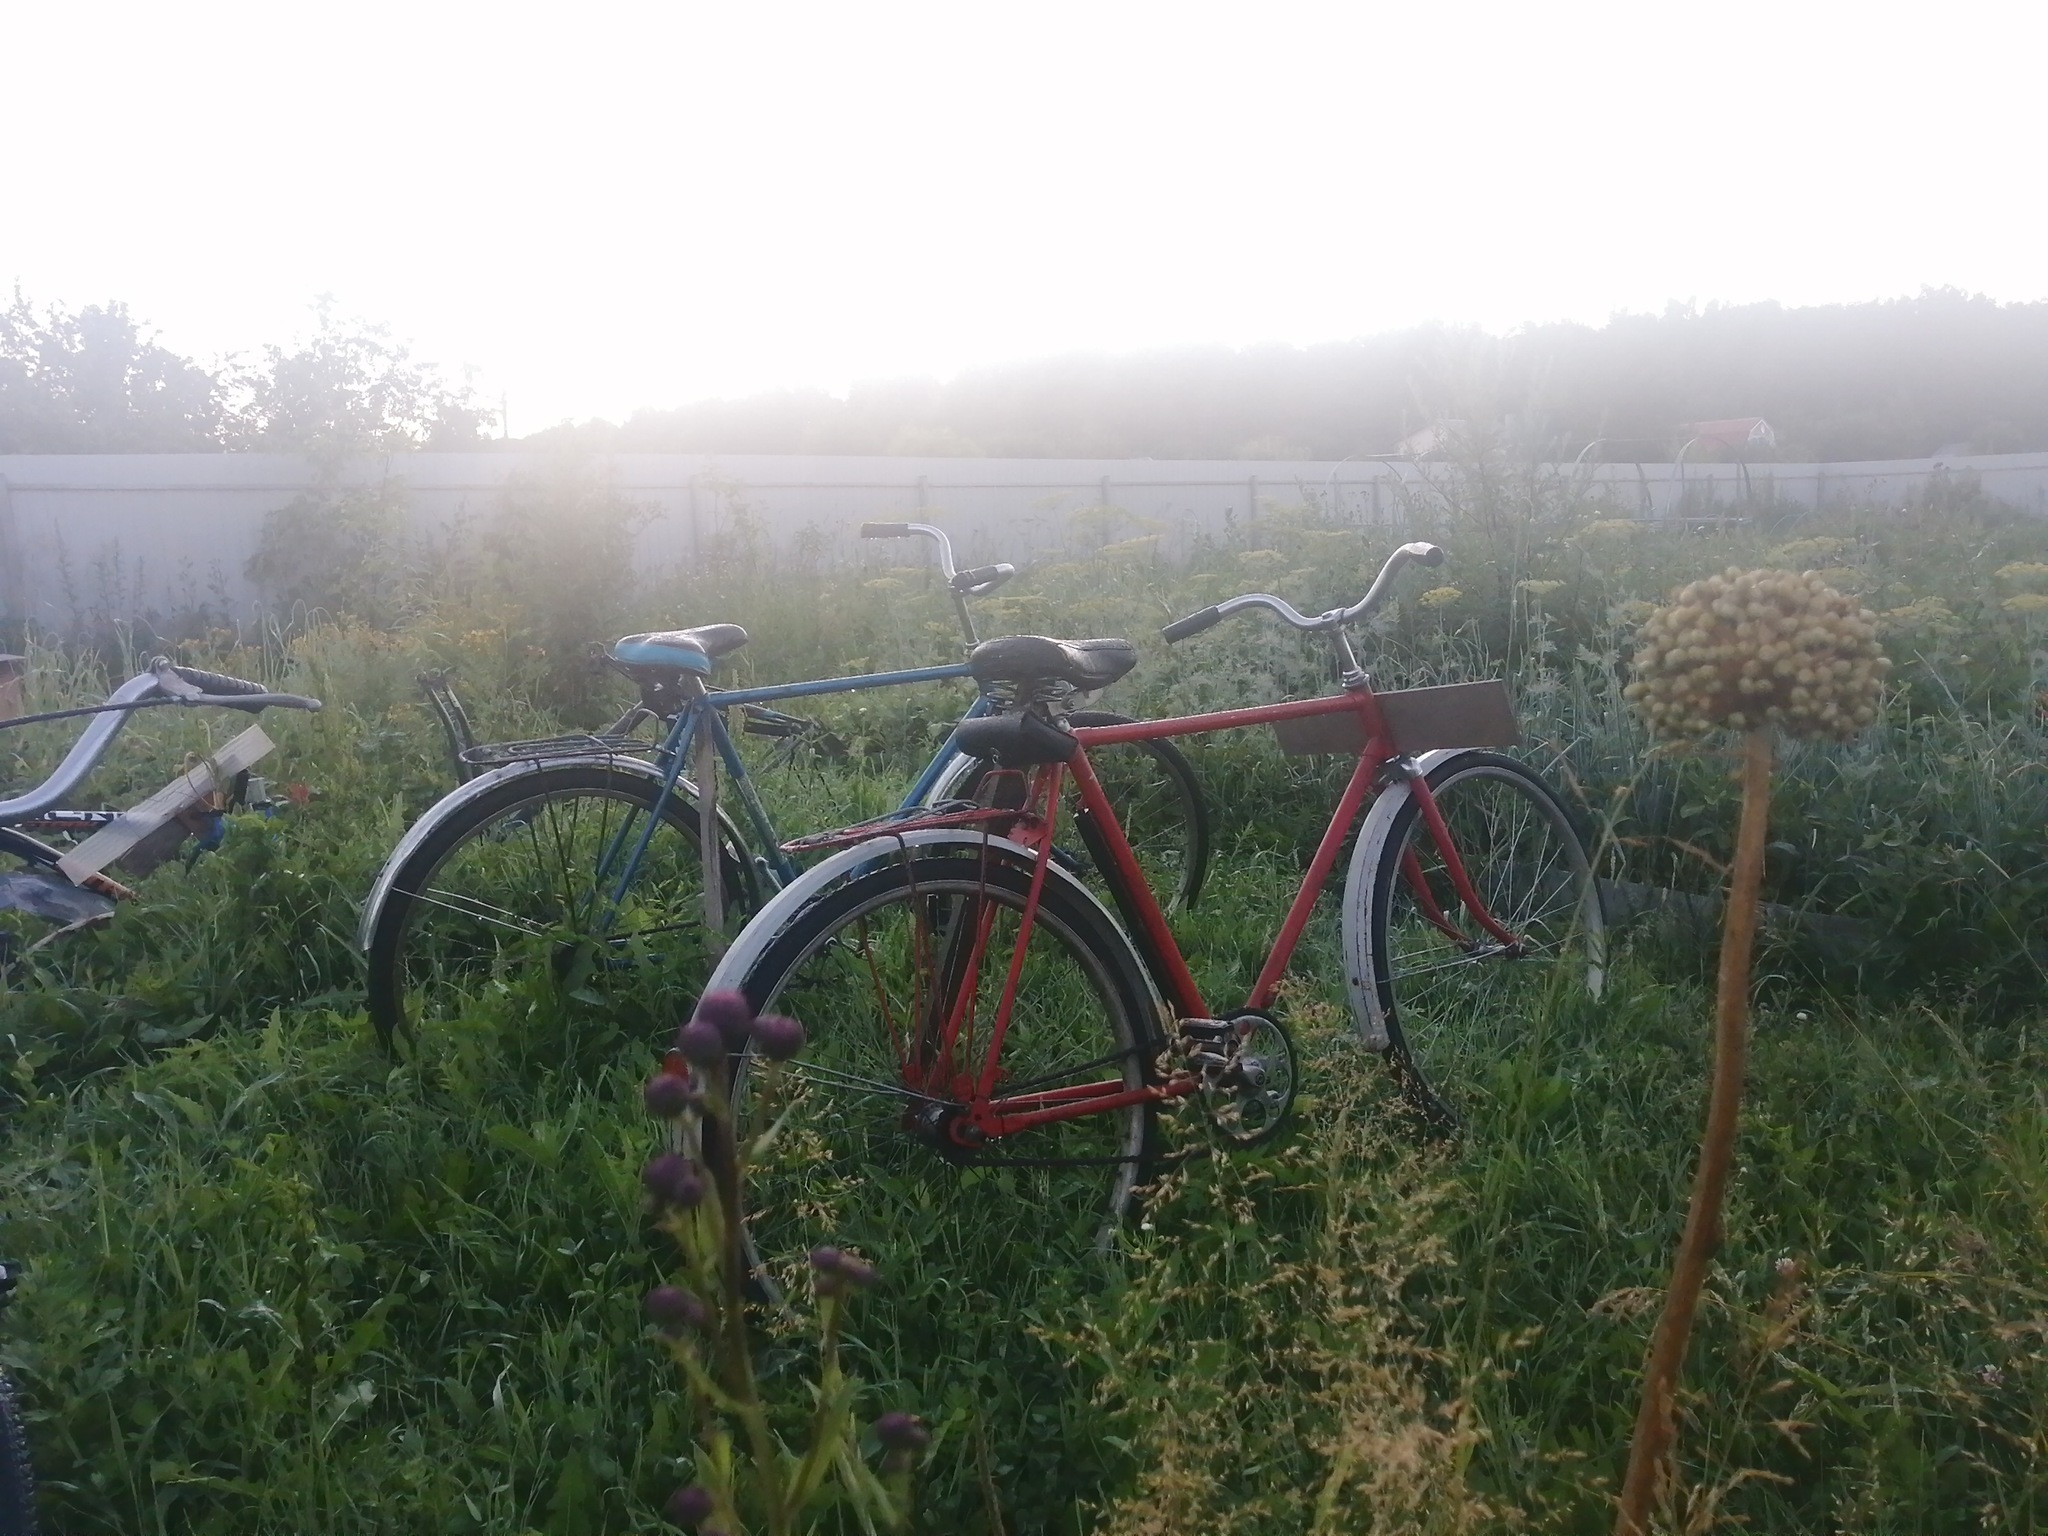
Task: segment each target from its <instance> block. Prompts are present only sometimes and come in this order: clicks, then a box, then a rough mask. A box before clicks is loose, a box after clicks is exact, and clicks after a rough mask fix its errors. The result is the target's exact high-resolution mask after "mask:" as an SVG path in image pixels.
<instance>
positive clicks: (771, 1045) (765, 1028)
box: [754, 1013, 804, 1061]
mask: <svg viewBox="0 0 2048 1536" xmlns="http://www.w3.org/2000/svg"><path fill="white" fill-rule="evenodd" d="M803 1048H804V1027H803V1025H801V1024H799V1023H797V1021H796V1020H795V1019H786V1018H784V1017H783V1016H782V1015H781V1014H779V1013H764V1014H762V1015H761V1017H760V1018H758V1019H756V1020H754V1049H755V1050H757V1051H759V1052H760V1053H761V1054H762V1055H763V1056H766V1057H767V1058H768V1059H769V1060H770V1061H788V1060H789V1059H790V1058H791V1057H792V1056H794V1055H796V1053H797V1052H798V1051H801V1050H802V1049H803Z"/></svg>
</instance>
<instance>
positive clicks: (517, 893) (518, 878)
mask: <svg viewBox="0 0 2048 1536" xmlns="http://www.w3.org/2000/svg"><path fill="white" fill-rule="evenodd" d="M660 793H661V785H660V783H659V781H657V780H655V779H653V778H650V777H649V776H647V775H646V774H643V773H638V772H633V773H625V772H620V771H619V770H617V769H615V768H612V767H610V766H609V765H607V764H604V763H598V762H583V763H576V762H571V763H563V764H559V765H554V766H549V767H544V768H541V769H538V770H536V771H534V772H532V773H528V774H522V775H520V776H519V777H517V778H513V779H510V780H507V781H506V782H505V783H504V784H502V785H499V786H497V787H496V788H495V789H493V790H491V791H489V792H487V793H485V794H483V795H480V796H478V797H477V798H476V799H475V800H473V801H471V802H469V803H468V804H467V805H464V806H462V807H460V808H459V809H458V810H456V811H455V812H454V813H452V814H451V815H450V816H449V817H448V819H447V821H446V823H445V824H444V825H442V826H440V827H438V828H436V829H435V830H434V831H433V832H432V833H431V834H430V835H429V836H428V837H427V838H426V839H425V840H424V841H422V842H421V843H420V844H419V846H418V847H417V848H415V849H413V850H412V852H411V853H410V854H409V855H407V857H406V860H405V862H404V864H402V865H401V866H400V867H399V869H398V870H397V872H396V873H395V874H394V875H393V877H392V880H391V888H390V891H389V894H388V895H387V896H386V898H385V901H384V905H383V907H382V909H381V910H380V911H379V912H378V914H377V919H376V924H375V926H374V928H373V929H372V930H371V933H370V935H369V942H368V944H367V945H366V946H365V949H366V952H367V957H368V962H369V978H368V1002H369V1011H370V1020H371V1023H372V1024H373V1025H374V1026H375V1027H376V1030H377V1034H378V1037H379V1038H380V1039H381V1040H382V1041H383V1043H384V1045H385V1047H386V1048H387V1049H390V1048H393V1047H394V1045H395V1044H396V1042H397V1041H399V1040H405V1039H411V1038H413V1037H414V1036H416V1034H417V1033H418V1030H419V1028H420V1027H421V1026H422V1024H426V1023H431V1022H432V1021H433V1020H434V1019H435V1018H437V1017H447V1016H452V1015H453V1014H455V1013H459V1012H461V1011H463V1010H465V1009H467V1008H468V1007H470V1006H471V1005H472V1004H473V1003H474V1002H475V1000H476V999H477V998H478V997H479V996H480V995H482V994H483V993H484V992H486V991H487V990H490V989H493V988H496V989H505V990H510V989H513V988H516V987H518V986H519V985H520V984H521V979H522V977H523V978H526V979H527V980H530V981H538V980H541V979H543V978H547V977H552V979H553V980H554V981H555V982H557V983H560V984H561V985H559V986H557V987H556V988H555V989H554V991H555V994H556V996H557V999H558V1001H563V1002H572V1003H580V1004H581V1005H583V1006H595V1007H602V1008H605V1009H608V1010H610V1011H612V1012H613V1013H614V1014H616V1015H622V1016H624V1017H625V1018H626V1019H628V1020H630V1018H631V1017H632V1015H633V1013H634V1012H636V1011H637V1012H639V1013H643V1014H645V1015H647V1022H648V1025H649V1028H650V1029H654V1028H659V1027H660V1026H662V1025H664V1024H666V1023H669V1022H672V1020H671V1018H670V1015H671V1014H672V1012H673V1009H674V1008H675V1006H676V999H677V998H679V997H685V996H694V995H695V989H696V988H697V987H698V986H700V985H701V984H702V982H703V979H704V976H705V975H706V974H707V973H708V971H709V970H710V966H711V961H712V956H711V955H710V954H709V952H708V950H707V949H706V947H705V945H704V944H703V936H702V928H703V878H702V865H701V862H700V860H699V858H698V848H699V839H698V812H697V806H696V804H695V801H694V796H692V795H687V794H685V793H684V792H683V791H682V789H681V787H680V786H678V788H677V790H676V792H675V793H674V794H673V795H671V797H670V799H669V802H668V804H667V806H666V807H665V808H664V809H663V812H662V816H661V825H660V827H659V828H658V829H657V830H656V832H655V833H654V834H653V835H652V837H651V840H650V842H649V844H648V847H647V853H646V858H645V859H644V860H643V862H642V865H641V868H640V871H639V874H638V875H637V876H636V878H635V881H634V884H633V887H632V890H631V892H630V894H629V895H628V897H627V901H626V906H625V908H624V913H623V917H622V919H615V920H614V923H613V925H612V927H611V928H610V929H609V930H608V931H607V933H606V934H605V935H604V936H603V938H602V939H600V938H599V937H598V936H597V935H595V934H591V933H586V932H581V931H579V929H578V918H579V915H582V916H587V915H588V913H589V911H590V910H591V908H592V907H593V905H595V903H594V899H593V898H594V894H595V891H596V876H595V873H594V871H595V865H596V863H597V859H598V857H599V850H600V849H601V848H603V847H604V846H606V845H607V844H608V843H609V841H610V840H611V839H612V838H614V837H620V836H623V837H637V835H638V833H639V831H640V830H641V828H642V827H644V825H645V821H644V818H646V817H649V816H651V815H652V814H653V813H654V808H655V805H656V802H657V800H658V799H659V796H660ZM586 807H587V808H588V811H587V813H586V810H585V809H584V808H586ZM522 845H523V848H524V854H525V858H524V860H522V858H521V857H520V849H521V847H522ZM506 850H511V851H509V852H508V851H506ZM721 854H722V863H721V869H722V872H723V880H722V889H723V891H724V893H725V902H726V907H727V910H728V912H729V913H730V914H732V915H733V916H735V917H737V916H742V915H744V914H745V913H747V912H750V911H752V909H753V907H754V906H755V904H756V896H757V893H756V891H755V888H754V882H753V880H752V878H751V870H750V868H749V866H748V864H747V862H746V859H745V856H744V853H743V851H742V850H740V849H739V848H738V847H736V846H733V845H731V844H730V843H728V844H727V845H726V846H725V847H723V848H722V850H721ZM522 870H523V873H522ZM451 872H453V873H451ZM464 884H467V885H468V886H469V887H473V888H474V890H475V891H478V892H497V893H504V892H510V893H512V894H511V895H510V896H507V897H504V898H503V899H501V900H498V901H495V902H493V901H490V900H488V899H487V898H486V896H485V895H482V894H476V895H470V894H469V893H468V892H467V891H465V890H464V889H459V888H458V887H459V886H462V885H464ZM465 897H467V899H468V904H466V905H465ZM493 910H495V911H496V912H498V913H500V914H503V915H502V916H500V917H497V918H495V919H494V918H492V917H491V916H489V915H488V914H489V913H490V912H491V911H493ZM515 918H516V919H517V921H516V922H515V921H513V920H512V919H515ZM620 921H623V922H624V925H625V926H623V927H621V926H619V923H620ZM693 936H694V942H693V941H692V937H693ZM657 939H659V941H660V942H658V943H656V942H653V941H655V940H657Z"/></svg>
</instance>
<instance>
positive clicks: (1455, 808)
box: [1368, 751, 1606, 1130]
mask: <svg viewBox="0 0 2048 1536" xmlns="http://www.w3.org/2000/svg"><path fill="white" fill-rule="evenodd" d="M1427 782H1428V784H1429V787H1430V792H1431V794H1432V795H1433V796H1434V797H1435V799H1436V802H1437V806H1438V808H1439V809H1440V810H1441V811H1442V813H1443V817H1444V822H1445V824H1446V826H1448V827H1449V829H1450V832H1451V837H1452V840H1453V843H1454V844H1455V846H1456V847H1457V849H1458V856H1459V858H1460V860H1461V861H1462V862H1463V863H1464V865H1465V870H1466V873H1467V875H1468V876H1469V877H1470V879H1471V882H1472V886H1473V889H1474V890H1475V891H1476V892H1477V893H1478V895H1479V897H1480V899H1481V900H1482V901H1483V902H1485V903H1486V906H1487V909H1488V911H1489V912H1491V913H1492V914H1493V915H1494V917H1495V919H1496V920H1497V921H1498V922H1500V923H1501V925H1502V926H1503V927H1505V928H1507V929H1508V930H1509V931H1511V932H1513V933H1516V934H1519V935H1522V936H1524V937H1525V938H1527V939H1529V940H1530V953H1528V954H1526V955H1523V956H1521V957H1511V956H1508V955H1507V954H1505V953H1503V952H1502V950H1501V948H1500V946H1498V945H1496V944H1493V943H1492V942H1491V941H1490V939H1488V936H1487V935H1485V933H1484V931H1483V930H1481V929H1479V928H1478V926H1477V925H1476V924H1473V923H1471V922H1470V920H1469V919H1467V920H1466V922H1465V924H1464V925H1463V926H1464V931H1466V932H1467V933H1473V934H1477V935H1478V936H1479V938H1480V940H1482V941H1484V942H1481V943H1480V944H1478V945H1477V946H1476V950H1475V951H1471V952H1467V953H1466V954H1465V955H1463V956H1461V955H1460V953H1459V950H1458V947H1457V946H1456V945H1454V944H1453V943H1452V942H1451V940H1450V938H1449V936H1448V935H1446V934H1444V933H1443V932H1442V931H1440V930H1439V929H1438V928H1437V927H1435V926H1434V925H1433V924H1432V923H1431V922H1430V920H1429V918H1428V917H1427V916H1426V915H1425V913H1424V910H1423V908H1422V905H1421V903H1420V902H1419V900H1418V899H1417V896H1416V893H1415V891H1414V889H1413V886H1412V881H1411V879H1410V878H1404V876H1403V869H1402V866H1403V860H1404V856H1405V855H1406V854H1407V853H1408V852H1409V851H1410V850H1411V849H1412V850H1413V851H1414V852H1415V854H1416V856H1417V859H1418V862H1419V865H1420V867H1421V870H1422V874H1423V877H1424V878H1425V880H1426V881H1427V883H1428V886H1429V889H1430V891H1431V892H1432V895H1433V897H1434V899H1435V900H1436V902H1437V904H1438V908H1439V910H1440V911H1441V912H1442V913H1443V914H1444V915H1446V916H1447V917H1451V918H1452V920H1453V921H1454V922H1455V914H1456V913H1457V911H1458V908H1459V902H1458V898H1457V895H1456V892H1455V891H1454V890H1453V889H1452V887H1451V883H1450V881H1449V879H1448V877H1447V876H1446V875H1445V874H1444V873H1443V867H1442V860H1441V856H1440V855H1439V854H1438V853H1437V850H1436V846H1435V842H1434V840H1433V839H1432V838H1431V837H1430V836H1429V833H1428V831H1427V829H1426V828H1425V827H1424V825H1423V823H1422V819H1421V818H1422V807H1421V804H1420V802H1419V801H1417V800H1415V799H1414V798H1413V797H1412V796H1411V797H1409V798H1408V800H1407V801H1406V803H1405V804H1403V805H1402V807H1401V808H1400V810H1399V811H1398V812H1397V814H1396V815H1395V818H1394V821H1393V824H1392V828H1391V830H1390V832H1389V834H1388V836H1387V838H1386V841H1385V843H1384V845H1383V846H1382V849H1381V851H1380V855H1379V863H1378V867H1377V869H1376V870H1375V872H1374V876H1373V886H1372V905H1371V909H1370V917H1369V919H1368V920H1369V922H1370V924H1371V933H1370V950H1371V965H1372V983H1373V985H1374V987H1375V988H1376V989H1377V990H1378V995H1379V1000H1380V1005H1381V1008H1382V1010H1383V1012H1384V1018H1385V1021H1386V1026H1387V1035H1388V1052H1387V1054H1388V1057H1389V1059H1390V1061H1391V1062H1392V1064H1393V1066H1394V1069H1395V1071H1396V1073H1397V1074H1398V1075H1399V1077H1400V1079H1401V1083H1402V1087H1403V1090H1404V1092H1405V1093H1406V1094H1407V1096H1408V1098H1409V1099H1410V1101H1411V1102H1412V1103H1413V1104H1414V1105H1415V1107H1416V1108H1417V1110H1419V1111H1420V1112H1421V1114H1422V1115H1423V1117H1424V1119H1425V1120H1426V1121H1427V1122H1429V1123H1430V1124H1431V1125H1432V1126H1433V1127H1435V1128H1438V1129H1442V1130H1449V1129H1454V1128H1455V1127H1457V1126H1458V1125H1460V1124H1461V1123H1462V1122H1463V1120H1464V1119H1465V1116H1464V1115H1462V1114H1461V1113H1460V1111H1459V1110H1458V1108H1457V1106H1456V1105H1455V1104H1454V1103H1453V1098H1454V1095H1453V1094H1451V1093H1450V1092H1448V1091H1447V1085H1448V1084H1449V1083H1450V1082H1451V1081H1452V1080H1453V1079H1458V1080H1461V1081H1463V1082H1465V1083H1466V1084H1467V1086H1466V1088H1465V1089H1464V1090H1463V1091H1462V1092H1461V1093H1459V1094H1457V1095H1455V1097H1465V1096H1467V1095H1469V1094H1470V1093H1472V1092H1473V1091H1474V1090H1473V1088H1472V1086H1471V1080H1472V1079H1473V1077H1474V1076H1475V1072H1474V1069H1475V1067H1476V1066H1479V1065H1482V1064H1485V1063H1488V1062H1492V1063H1497V1064H1502V1063H1505V1062H1506V1061H1507V1060H1508V1058H1509V1057H1510V1056H1511V1054H1512V1053H1513V1052H1514V1051H1515V1050H1516V1049H1517V1048H1518V1047H1520V1046H1522V1045H1523V1044H1524V1043H1525V1040H1524V1037H1523V1034H1522V1031H1521V1029H1520V1026H1521V1025H1522V1024H1523V1023H1524V1022H1525V1021H1526V1020H1527V1019H1529V1018H1530V1017H1534V1018H1536V1019H1537V1020H1538V1021H1539V1025H1540V1023H1541V1022H1542V1021H1547V1020H1548V1018H1549V1017H1550V1014H1551V1011H1552V1010H1553V1009H1554V1008H1555V1007H1556V1006H1557V1005H1558V1003H1559V1001H1560V998H1559V996H1558V995H1557V994H1556V993H1554V992H1553V991H1552V990H1551V989H1552V988H1553V987H1555V986H1556V985H1558V984H1560V983H1570V984H1571V985H1573V986H1574V987H1582V988H1583V991H1584V992H1585V994H1587V995H1590V996H1592V997H1596V998H1597V997H1598V996H1599V993H1600V990H1601V985H1602V982H1603V979H1604V971H1605V964H1606V917H1605V913H1604V911H1603V910H1602V907H1601V903H1600V890H1599V883H1598V881H1597V880H1595V878H1594V875H1593V868H1592V861H1591V859H1590V858H1589V857H1588V855H1587V853H1586V846H1585V843H1584V841H1583V840H1582V839H1581V838H1580V836H1579V834H1578V829H1577V828H1576V826H1575V825H1574V824H1573V822H1572V817H1571V814H1570V812H1569V811H1567V810H1566V808H1565V806H1564V803H1563V802H1562V801H1561V800H1559V799H1558V797H1557V796H1556V795H1555V794H1554V793H1552V792H1551V790H1550V788H1549V786H1548V785H1546V784H1545V783H1544V782H1543V781H1542V780H1541V779H1540V778H1538V777H1537V776H1536V774H1534V773H1533V772H1531V771H1530V770H1529V769H1528V768H1527V767H1525V766H1524V765H1523V764H1521V763H1519V762H1517V761H1516V760H1515V759H1513V758H1511V757H1504V756H1502V755H1500V754H1499V753H1495V752H1480V751H1470V752H1459V753H1455V754H1453V755H1451V756H1450V757H1448V758H1447V759H1446V760H1445V761H1443V762H1442V763H1440V764H1438V765H1437V766H1436V767H1434V768H1433V769H1431V770H1430V772H1429V774H1428V775H1427ZM1546 956H1547V957H1549V958H1550V959H1551V960H1552V961H1553V962H1554V963H1551V964H1543V963H1541V962H1542V961H1543V959H1544V958H1545V957H1546Z"/></svg>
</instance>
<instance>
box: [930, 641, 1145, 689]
mask: <svg viewBox="0 0 2048 1536" xmlns="http://www.w3.org/2000/svg"><path fill="white" fill-rule="evenodd" d="M1137 664H1138V649H1137V647H1136V646H1134V645H1132V644H1131V642H1130V641H1128V640H1048V639H1047V638H1046V637H1045V636H1044V635H1005V636H1003V637H1002V638H1001V639H1000V640H984V641H982V642H981V644H979V645H977V646H976V647H975V648H974V649H973V650H972V651H971V652H969V653H968V657H967V669H968V671H969V672H971V673H972V674H973V675H974V679H975V681H976V682H982V683H1036V682H1049V681H1052V680H1054V679H1057V680H1058V681H1060V682H1063V683H1071V684H1073V685H1074V686H1075V687H1076V688H1079V689H1081V690H1083V691H1084V692H1089V693H1093V692H1094V691H1095V690H1096V689H1097V688H1107V687H1108V686H1109V685H1110V684H1111V683H1113V682H1115V681H1116V680H1117V679H1118V678H1120V677H1122V676H1123V675H1124V674H1125V673H1126V672H1128V671H1130V670H1131V668H1133V667H1135V666H1136V665H1137Z"/></svg>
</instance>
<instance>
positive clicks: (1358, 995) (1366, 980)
mask: <svg viewBox="0 0 2048 1536" xmlns="http://www.w3.org/2000/svg"><path fill="white" fill-rule="evenodd" d="M1471 750H1472V748H1470V747H1444V748H1440V749H1439V750H1437V751H1435V752H1425V753H1423V754H1422V755H1421V756H1420V757H1418V758H1417V759H1416V760H1415V763H1416V766H1417V767H1418V768H1419V769H1420V770H1421V771H1422V775H1423V777H1424V778H1427V777H1428V776H1429V775H1430V774H1431V773H1433V772H1434V771H1435V770H1436V769H1438V768H1440V767H1441V766H1443V764H1445V763H1447V762H1449V761H1450V760H1451V759H1452V758H1454V757H1456V756H1458V755H1459V754H1460V753H1463V752H1469V751H1471ZM1412 798H1414V792H1413V791H1412V790H1410V789H1409V787H1408V781H1407V780H1406V779H1401V780H1398V781H1396V782H1395V783H1392V784H1389V785H1388V786H1387V787H1386V788H1385V789H1383V790H1381V791H1380V792H1379V794H1378V795H1377V796H1376V797H1375V798H1374V800H1373V802H1372V806H1371V808H1370V809H1369V810H1368V811H1367V812H1366V813H1365V821H1364V823H1363V824H1362V825H1361V826H1360V827H1359V829H1358V841H1357V843H1356V844H1354V845H1353V847H1352V850H1351V868H1350V869H1349V870H1348V871H1347V872H1346V873H1345V876H1344V919H1343V924H1342V926H1343V930H1344V984H1345V988H1346V990H1347V991H1349V993H1350V994H1351V1016H1352V1018H1353V1019H1354V1020H1356V1021H1357V1024H1358V1034H1359V1038H1360V1039H1362V1040H1363V1041H1364V1042H1365V1045H1366V1049H1368V1050H1372V1051H1380V1052H1385V1050H1386V1049H1387V1047H1388V1046H1389V1045H1390V1044H1392V1037H1391V1036H1389V1035H1388V1033H1387V1015H1386V1010H1385V1009H1384V1008H1382V1007H1381V1006H1380V989H1379V988H1378V987H1377V986H1375V985H1374V984H1373V979H1372V973H1373V955H1372V924H1371V922H1370V921H1369V919H1370V917H1371V916H1372V883H1373V877H1374V875H1375V874H1376V873H1377V872H1378V870H1379V867H1380V856H1381V855H1382V854H1383V853H1384V852H1385V851H1386V847H1387V839H1388V838H1389V837H1390V836H1392V835H1393V831H1394V820H1395V818H1396V817H1397V816H1399V815H1400V814H1401V808H1402V807H1403V806H1404V805H1406V804H1407V803H1408V802H1409V800H1411V799H1412Z"/></svg>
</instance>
